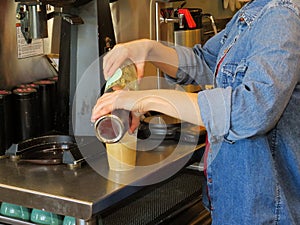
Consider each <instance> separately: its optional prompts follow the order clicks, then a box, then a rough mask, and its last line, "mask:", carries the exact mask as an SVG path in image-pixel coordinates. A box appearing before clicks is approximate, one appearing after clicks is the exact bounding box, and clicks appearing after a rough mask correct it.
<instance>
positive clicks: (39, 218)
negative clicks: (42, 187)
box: [30, 209, 63, 225]
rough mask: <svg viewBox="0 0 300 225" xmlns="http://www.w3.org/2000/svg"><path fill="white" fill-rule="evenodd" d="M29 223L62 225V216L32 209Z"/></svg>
mask: <svg viewBox="0 0 300 225" xmlns="http://www.w3.org/2000/svg"><path fill="white" fill-rule="evenodd" d="M30 219H31V221H32V222H34V223H38V224H45V225H62V223H63V219H62V216H60V215H57V214H54V213H51V212H47V211H44V210H40V209H32V212H31V218H30Z"/></svg>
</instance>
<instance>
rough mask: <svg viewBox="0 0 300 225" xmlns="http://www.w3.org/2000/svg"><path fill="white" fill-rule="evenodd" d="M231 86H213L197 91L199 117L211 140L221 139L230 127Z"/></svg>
mask: <svg viewBox="0 0 300 225" xmlns="http://www.w3.org/2000/svg"><path fill="white" fill-rule="evenodd" d="M231 94H232V88H231V87H228V88H225V89H223V88H215V89H212V90H204V91H201V92H199V93H198V104H199V107H200V111H201V117H202V120H203V123H204V125H205V127H206V130H207V132H208V135H209V139H210V141H211V142H216V141H219V139H223V137H224V135H226V134H227V132H228V130H229V127H230V110H231Z"/></svg>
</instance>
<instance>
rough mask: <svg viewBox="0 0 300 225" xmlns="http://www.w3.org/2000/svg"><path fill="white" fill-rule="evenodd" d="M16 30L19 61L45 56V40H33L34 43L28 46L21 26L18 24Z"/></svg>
mask: <svg viewBox="0 0 300 225" xmlns="http://www.w3.org/2000/svg"><path fill="white" fill-rule="evenodd" d="M16 29H17V30H16V31H17V32H16V33H17V52H18V59H22V58H27V57H32V56H37V55H43V54H44V41H43V39H33V40H32V42H31V43H30V44H28V43H27V42H26V40H25V38H24V36H23V34H22V31H21V24H19V23H17V24H16Z"/></svg>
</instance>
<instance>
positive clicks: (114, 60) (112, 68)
mask: <svg viewBox="0 0 300 225" xmlns="http://www.w3.org/2000/svg"><path fill="white" fill-rule="evenodd" d="M127 58H128V51H127V48H125V47H124V46H123V45H121V44H118V45H116V46H115V47H114V48H113V49H112V50H111V51H110V52H108V53H107V54H106V55H105V56H104V58H103V73H104V77H105V79H106V80H107V79H108V78H109V77H111V76H112V75H113V74H114V73H115V72H116V70H117V69H118V68H119V67H120V66H121V65H122V64H123V62H124V61H125V60H126V59H127Z"/></svg>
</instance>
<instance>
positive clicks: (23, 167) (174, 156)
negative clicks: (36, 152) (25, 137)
mask: <svg viewBox="0 0 300 225" xmlns="http://www.w3.org/2000/svg"><path fill="white" fill-rule="evenodd" d="M203 146H204V145H197V146H192V145H190V144H177V143H176V142H174V141H164V142H163V144H160V145H159V146H158V147H156V148H155V149H154V150H150V151H146V150H145V151H139V152H138V154H137V167H136V168H135V169H133V170H131V171H130V172H113V171H110V170H109V169H108V164H107V157H106V153H105V152H100V153H99V154H98V156H97V157H93V158H94V160H92V161H88V162H89V165H88V164H86V165H83V166H82V167H81V168H75V169H70V168H68V167H67V166H66V165H35V164H29V163H25V162H18V161H17V162H13V161H11V160H10V159H2V160H1V161H0V202H9V203H13V204H18V205H23V206H25V207H29V208H37V209H44V210H46V211H50V212H53V213H56V214H61V215H68V216H73V217H76V218H77V219H80V220H84V221H88V220H90V219H91V218H92V217H93V216H94V215H96V214H99V213H100V214H101V212H102V211H103V210H105V209H107V208H108V207H111V206H113V205H114V204H116V203H117V202H119V201H121V200H123V199H125V198H126V197H128V196H130V195H132V194H134V193H135V192H137V191H138V190H140V189H141V188H143V186H145V185H147V184H152V183H155V182H159V181H161V180H163V179H166V178H168V177H170V176H171V175H172V174H174V173H176V172H177V171H178V170H179V169H180V168H182V167H183V166H184V165H185V163H186V162H187V161H188V160H189V159H190V157H191V156H192V155H193V153H194V151H195V150H198V149H202V148H203ZM95 148H96V147H95ZM91 152H92V151H91ZM116 179H119V181H121V182H123V183H124V182H127V183H126V184H122V183H121V184H118V183H117V182H116V181H118V180H116ZM111 180H112V181H111Z"/></svg>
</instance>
